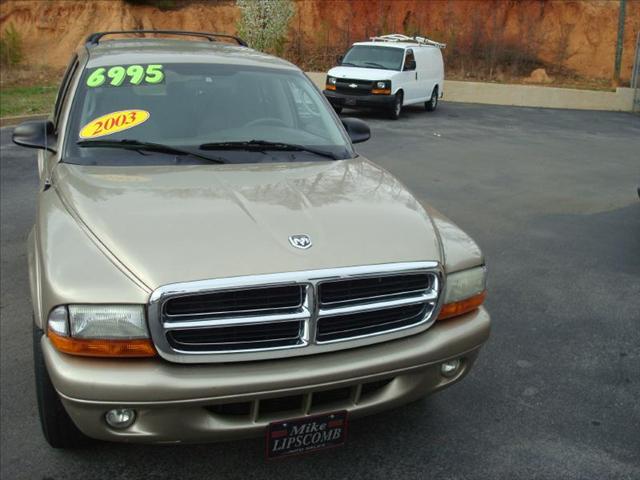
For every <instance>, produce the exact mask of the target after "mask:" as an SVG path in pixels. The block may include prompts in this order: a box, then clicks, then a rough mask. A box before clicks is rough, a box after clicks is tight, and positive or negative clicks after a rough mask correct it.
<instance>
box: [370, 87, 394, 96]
mask: <svg viewBox="0 0 640 480" xmlns="http://www.w3.org/2000/svg"><path fill="white" fill-rule="evenodd" d="M371 93H372V94H373V95H391V89H390V88H374V89H373V90H371Z"/></svg>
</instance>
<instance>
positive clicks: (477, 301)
mask: <svg viewBox="0 0 640 480" xmlns="http://www.w3.org/2000/svg"><path fill="white" fill-rule="evenodd" d="M486 296H487V292H481V293H478V294H477V295H474V296H473V297H469V298H466V299H464V300H460V301H459V302H453V303H446V304H445V305H443V306H442V310H440V315H439V316H438V320H444V319H445V318H451V317H457V316H458V315H463V314H465V313H468V312H471V311H473V310H475V309H476V308H478V307H479V306H480V305H482V303H483V302H484V299H485V297H486Z"/></svg>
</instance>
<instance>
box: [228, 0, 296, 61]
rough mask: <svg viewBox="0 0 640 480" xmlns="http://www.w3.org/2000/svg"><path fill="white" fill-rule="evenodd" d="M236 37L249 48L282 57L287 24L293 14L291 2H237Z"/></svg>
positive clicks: (243, 0) (278, 0) (260, 0)
mask: <svg viewBox="0 0 640 480" xmlns="http://www.w3.org/2000/svg"><path fill="white" fill-rule="evenodd" d="M236 4H237V5H238V8H239V9H240V21H239V22H238V35H240V37H242V38H243V39H244V40H245V41H246V42H247V43H248V44H249V46H250V47H251V48H255V49H256V50H260V51H263V52H271V53H275V54H277V55H282V52H283V50H284V43H285V41H286V38H287V32H288V29H289V22H290V21H291V19H292V18H293V15H294V13H295V7H294V5H293V2H292V1H291V0H237V2H236Z"/></svg>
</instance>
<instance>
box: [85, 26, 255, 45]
mask: <svg viewBox="0 0 640 480" xmlns="http://www.w3.org/2000/svg"><path fill="white" fill-rule="evenodd" d="M127 33H131V34H142V33H156V34H162V35H184V36H187V37H203V38H206V39H207V40H209V41H210V42H215V41H216V39H217V38H230V39H231V40H235V41H236V42H238V45H241V46H243V47H246V46H248V45H247V42H245V41H244V40H242V39H241V38H240V37H236V36H234V35H226V34H224V33H207V32H187V31H183V30H114V31H111V32H96V33H92V34H91V35H89V36H88V37H87V39H86V40H85V46H86V47H87V48H89V47H93V46H96V45H98V44H99V43H100V39H102V37H104V36H106V35H120V34H127Z"/></svg>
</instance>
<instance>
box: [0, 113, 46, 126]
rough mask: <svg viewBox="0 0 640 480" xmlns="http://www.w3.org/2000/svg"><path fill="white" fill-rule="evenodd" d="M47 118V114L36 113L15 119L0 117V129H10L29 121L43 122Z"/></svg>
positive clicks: (18, 116)
mask: <svg viewBox="0 0 640 480" xmlns="http://www.w3.org/2000/svg"><path fill="white" fill-rule="evenodd" d="M48 117H49V114H48V113H37V114H34V115H17V116H15V117H1V118H0V127H11V126H14V125H18V124H19V123H22V122H27V121H29V120H44V119H46V118H48Z"/></svg>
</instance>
